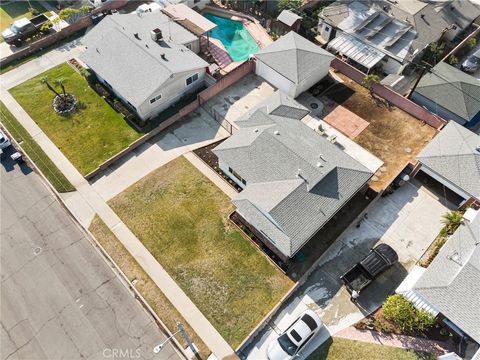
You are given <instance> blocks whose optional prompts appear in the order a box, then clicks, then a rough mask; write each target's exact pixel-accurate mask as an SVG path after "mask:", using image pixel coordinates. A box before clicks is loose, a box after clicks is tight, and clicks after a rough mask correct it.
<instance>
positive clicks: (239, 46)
mask: <svg viewBox="0 0 480 360" xmlns="http://www.w3.org/2000/svg"><path fill="white" fill-rule="evenodd" d="M204 16H205V17H206V18H207V19H208V20H210V21H211V22H213V23H215V24H217V27H216V28H215V29H213V30H212V32H211V36H212V37H214V38H215V39H218V40H220V41H221V42H222V44H223V46H225V49H227V51H228V54H229V55H230V57H231V58H232V60H233V61H242V60H247V59H248V57H249V56H250V55H251V54H255V53H256V52H258V50H260V48H259V47H258V45H257V43H256V42H255V40H254V39H253V38H252V35H250V33H249V32H248V30H247V29H246V28H245V26H243V24H242V23H241V22H238V21H234V20H230V19H227V18H223V17H220V16H215V15H212V14H205V15H204Z"/></svg>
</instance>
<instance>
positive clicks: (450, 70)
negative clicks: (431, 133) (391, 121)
mask: <svg viewBox="0 0 480 360" xmlns="http://www.w3.org/2000/svg"><path fill="white" fill-rule="evenodd" d="M411 100H413V101H414V102H416V103H417V104H418V105H421V106H424V107H426V108H427V109H428V110H430V111H431V112H432V113H434V114H436V115H439V116H440V117H442V118H443V119H445V120H454V121H455V122H457V123H459V124H460V125H463V126H465V127H466V128H467V129H470V130H472V131H474V132H479V131H480V80H478V79H476V78H474V77H473V76H471V75H469V74H466V73H464V72H463V71H461V70H460V69H457V68H456V67H453V66H451V65H449V64H447V63H444V62H440V63H438V64H437V65H436V66H435V67H434V68H432V69H431V70H430V72H428V73H427V74H425V75H424V76H423V77H422V79H421V80H420V82H419V83H418V85H417V87H416V88H415V91H414V92H413V93H412V95H411Z"/></svg>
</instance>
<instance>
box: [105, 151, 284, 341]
mask: <svg viewBox="0 0 480 360" xmlns="http://www.w3.org/2000/svg"><path fill="white" fill-rule="evenodd" d="M109 205H110V206H111V207H112V208H113V209H114V211H115V212H116V213H117V214H118V215H119V216H120V218H121V219H122V220H123V221H124V222H125V224H126V225H127V226H128V227H129V228H130V229H131V230H132V231H133V232H134V233H135V234H136V236H137V237H138V238H139V239H140V240H141V241H142V242H143V244H144V245H145V246H146V247H147V248H148V250H149V251H150V252H151V253H152V255H153V256H154V257H155V258H156V259H157V260H158V261H159V263H160V264H161V265H162V266H163V267H164V268H165V269H166V270H167V271H168V273H169V274H170V275H171V276H172V277H173V278H174V279H175V281H176V282H177V283H178V284H179V285H180V287H181V288H182V289H183V291H185V293H186V294H187V295H188V296H189V297H190V299H192V301H193V302H194V303H195V304H196V305H197V307H198V308H199V309H200V310H201V311H202V312H203V314H204V315H205V316H206V317H207V318H208V319H209V321H210V322H211V323H212V324H213V325H214V326H215V328H216V329H217V330H218V331H219V332H220V334H222V336H223V337H224V338H225V340H226V341H227V342H229V344H230V345H231V346H232V347H234V348H235V347H236V346H238V345H239V344H240V342H241V341H242V340H244V338H245V337H246V336H247V335H248V333H249V332H250V331H251V330H253V328H254V327H255V326H256V325H257V324H258V323H259V322H260V320H261V319H262V318H263V317H264V316H265V315H266V314H267V313H268V312H269V310H271V309H272V307H273V306H274V305H275V304H276V303H277V302H278V301H279V300H280V299H281V297H282V296H283V295H284V294H285V293H286V292H287V291H288V289H289V288H290V287H291V286H293V283H292V282H291V280H289V279H288V278H287V277H286V276H284V275H283V274H282V273H281V272H280V271H279V270H278V269H277V268H275V267H274V266H273V265H272V264H271V263H270V262H269V261H268V260H267V259H266V258H265V257H264V256H263V255H262V254H261V253H260V252H259V251H258V250H257V248H256V247H254V246H253V245H252V244H251V243H250V242H249V240H247V239H245V238H243V237H242V235H241V234H240V233H239V232H238V231H237V230H236V229H235V228H234V227H233V226H232V225H231V224H230V223H229V220H228V215H229V214H230V213H231V211H232V210H233V205H232V204H231V202H230V199H228V198H227V197H226V195H224V194H223V192H221V191H220V190H219V189H218V188H217V187H216V186H215V185H214V184H213V183H212V182H210V180H208V179H207V178H206V177H205V176H204V175H203V174H201V173H200V172H199V171H198V170H197V169H196V168H195V167H194V166H193V165H191V164H190V163H189V162H188V160H186V159H185V158H184V157H180V158H178V159H176V160H174V161H172V162H170V163H168V164H166V165H165V166H163V167H161V168H159V169H157V170H156V171H154V172H152V173H151V174H149V175H148V176H146V177H145V178H143V179H142V180H140V181H139V182H137V183H136V184H134V185H132V186H131V187H130V188H128V189H127V190H125V191H124V192H123V193H121V194H119V195H117V196H116V197H115V198H113V199H112V200H111V201H110V202H109Z"/></svg>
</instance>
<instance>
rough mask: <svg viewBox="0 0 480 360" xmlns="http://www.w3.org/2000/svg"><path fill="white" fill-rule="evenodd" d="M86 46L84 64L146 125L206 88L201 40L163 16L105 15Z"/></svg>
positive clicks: (85, 42) (148, 14)
mask: <svg viewBox="0 0 480 360" xmlns="http://www.w3.org/2000/svg"><path fill="white" fill-rule="evenodd" d="M82 43H83V44H84V45H85V46H86V51H85V52H84V53H83V54H82V55H81V56H80V59H81V60H82V61H83V62H85V63H86V64H87V65H88V67H89V68H90V69H91V70H93V72H94V73H95V74H96V76H97V78H98V79H99V81H101V82H102V83H104V84H105V85H106V86H107V87H109V88H110V89H111V90H112V91H113V92H114V93H115V94H116V95H117V96H118V97H119V98H120V99H121V100H122V101H124V102H125V104H127V105H128V106H130V107H131V108H132V109H133V110H135V111H136V113H137V114H138V116H139V117H140V118H141V119H144V120H145V119H149V118H151V117H153V116H155V115H157V114H158V113H160V112H162V111H163V110H165V109H166V108H167V107H169V106H171V105H172V104H174V103H175V102H176V101H178V100H179V99H180V98H181V97H182V96H184V95H185V94H187V93H190V92H193V91H195V90H197V89H198V88H199V87H201V86H203V84H204V76H205V71H206V68H207V67H208V65H209V64H208V63H207V62H205V61H204V60H202V58H200V57H199V56H198V55H197V54H196V53H198V51H199V50H200V42H199V39H198V37H197V36H195V35H194V34H192V33H191V32H190V31H188V30H187V29H185V28H184V27H182V26H181V25H179V24H177V23H176V22H175V21H174V20H172V19H170V18H169V17H168V16H166V15H165V14H162V13H145V14H143V15H141V16H139V15H137V14H135V13H132V14H124V15H122V14H114V15H109V16H106V17H105V18H104V19H103V20H102V21H101V22H100V23H99V24H98V25H96V26H95V27H94V28H93V29H92V30H90V31H89V32H88V33H87V34H86V35H85V36H84V37H83V39H82Z"/></svg>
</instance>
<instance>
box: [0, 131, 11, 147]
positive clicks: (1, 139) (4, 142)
mask: <svg viewBox="0 0 480 360" xmlns="http://www.w3.org/2000/svg"><path fill="white" fill-rule="evenodd" d="M10 145H12V144H11V143H10V140H8V138H7V136H6V135H5V134H4V133H3V131H2V130H0V149H5V148H7V147H9V146H10Z"/></svg>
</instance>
